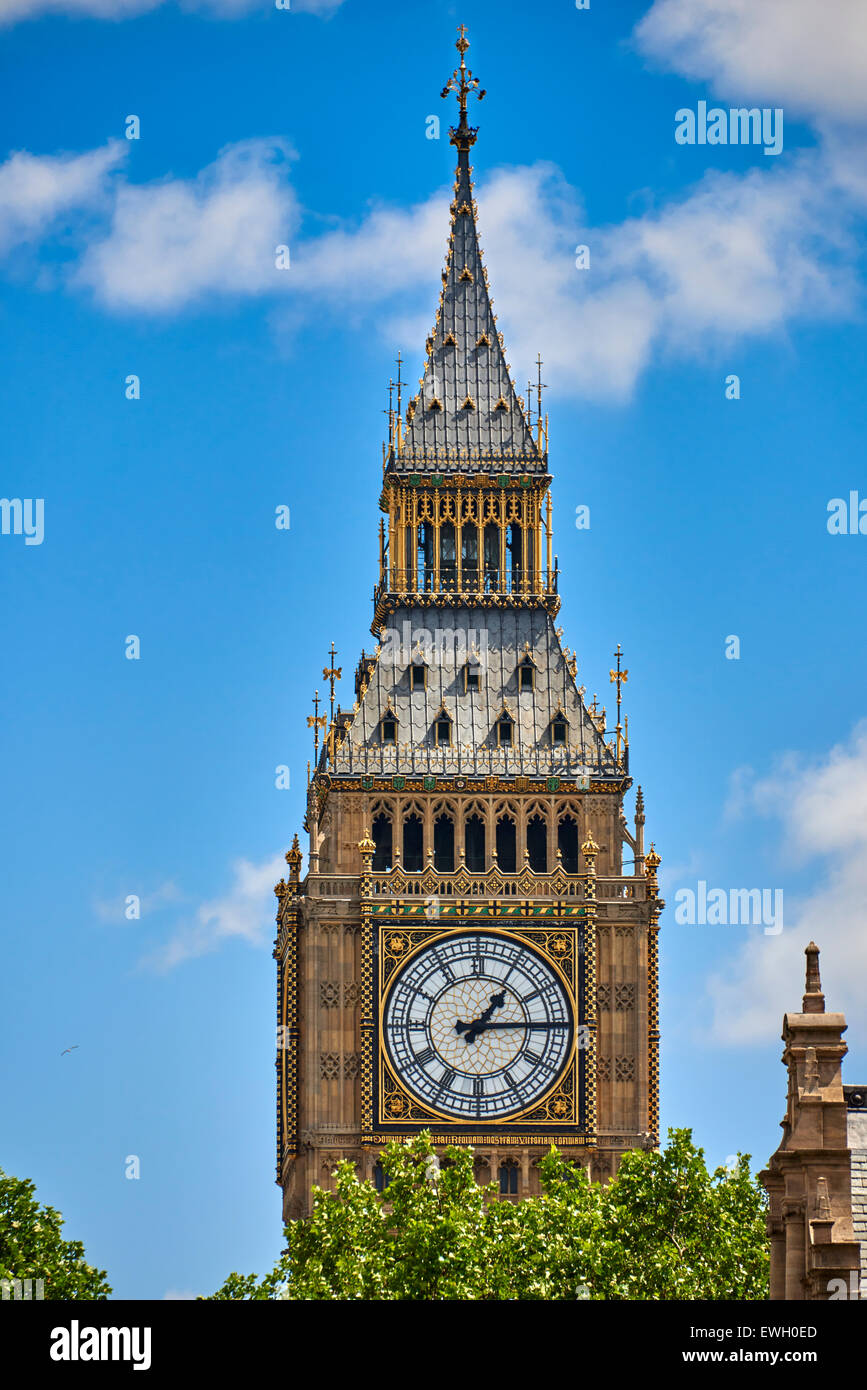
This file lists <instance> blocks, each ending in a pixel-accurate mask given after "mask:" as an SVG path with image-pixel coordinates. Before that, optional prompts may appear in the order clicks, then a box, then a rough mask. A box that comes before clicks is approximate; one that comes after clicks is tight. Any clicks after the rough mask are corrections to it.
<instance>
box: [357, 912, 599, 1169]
mask: <svg viewBox="0 0 867 1390" xmlns="http://www.w3.org/2000/svg"><path fill="white" fill-rule="evenodd" d="M365 927H366V932H367V933H368V934H369V935H368V941H367V942H366V943H365V944H366V945H367V946H368V949H367V950H365V951H364V953H363V954H364V957H365V963H364V969H365V973H366V974H368V978H369V985H370V994H369V995H368V998H370V1002H371V1004H372V1006H373V1007H372V1011H371V1012H372V1015H373V1018H371V1020H370V1022H371V1023H372V1024H373V1026H372V1027H368V1028H366V1029H365V1028H363V1029H362V1074H361V1083H362V1115H363V1117H364V1118H363V1132H362V1143H363V1144H365V1145H382V1144H385V1143H387V1142H388V1141H389V1140H391V1139H402V1140H407V1139H410V1138H412V1137H414V1136H415V1135H417V1134H419V1133H420V1132H421V1131H422V1130H425V1129H427V1130H430V1131H431V1132H432V1139H433V1142H434V1143H435V1144H479V1143H488V1144H489V1143H491V1142H492V1141H494V1140H495V1141H496V1142H497V1144H498V1145H502V1146H510V1145H514V1146H516V1147H518V1146H522V1147H526V1146H537V1147H539V1146H543V1145H545V1146H547V1145H548V1144H556V1145H557V1146H558V1148H570V1147H573V1146H577V1147H586V1146H587V1145H591V1144H595V1142H596V1138H595V1085H594V1078H595V1075H596V1019H595V1007H594V1005H595V999H594V995H595V990H594V989H593V987H592V982H593V981H595V975H596V969H595V949H596V948H595V936H596V934H595V928H594V926H593V924H592V922H591V921H588V920H587V919H584V918H582V919H575V918H572V919H571V920H569V919H563V920H560V919H557V918H555V919H553V920H552V918H551V917H546V918H545V920H544V922H539V923H538V924H537V923H535V922H533V921H532V920H527V919H526V918H525V919H523V920H519V921H510V922H508V924H507V925H499V924H498V923H495V922H492V921H480V920H479V919H478V918H477V917H475V916H473V915H471V914H470V913H469V912H468V913H467V914H466V916H465V918H463V919H462V920H460V921H450V922H449V924H448V926H444V925H442V924H441V923H439V922H431V921H424V922H419V921H415V922H412V921H410V922H408V921H407V920H406V918H405V917H402V916H398V915H396V914H395V915H394V916H391V915H389V916H387V917H381V918H377V919H368V921H367V922H366V923H365ZM475 932H482V933H484V934H488V935H492V936H500V937H506V938H508V939H510V940H512V941H515V942H518V943H524V944H525V945H527V946H529V947H530V948H531V949H533V950H535V952H536V953H537V955H539V956H540V957H541V959H542V960H543V961H544V962H545V963H546V965H548V966H549V967H550V968H551V969H552V970H553V971H554V973H555V974H556V975H557V977H558V979H559V981H560V983H561V985H562V986H563V988H564V990H565V992H566V995H567V998H568V1000H569V1004H570V1007H571V1009H572V1010H573V1018H574V1033H573V1038H572V1045H571V1048H570V1054H569V1058H568V1060H567V1062H566V1064H565V1066H564V1067H563V1068H562V1069H561V1071H560V1072H559V1074H558V1075H557V1077H556V1078H555V1079H554V1081H553V1082H552V1083H551V1085H550V1086H549V1087H548V1089H547V1090H546V1091H545V1092H543V1094H542V1095H541V1096H538V1097H537V1098H536V1100H535V1101H534V1102H533V1103H532V1104H531V1105H529V1106H527V1107H526V1108H525V1109H523V1110H521V1111H519V1112H517V1113H516V1114H513V1115H510V1116H508V1117H502V1116H501V1117H497V1118H495V1119H490V1120H484V1119H475V1118H470V1119H461V1118H458V1117H457V1116H449V1115H444V1114H442V1113H441V1112H439V1111H437V1110H435V1109H433V1108H432V1107H431V1106H428V1105H425V1104H424V1103H423V1102H422V1101H420V1100H419V1099H418V1097H417V1096H415V1095H414V1094H413V1092H412V1091H410V1090H409V1088H408V1087H407V1086H406V1085H405V1084H404V1082H403V1081H402V1080H401V1078H400V1076H399V1075H398V1074H397V1072H396V1071H395V1069H394V1067H393V1065H392V1063H391V1060H390V1058H389V1055H388V1049H387V1047H386V1043H385V1039H384V1035H383V1013H384V1009H385V1004H386V1000H387V997H388V993H389V990H390V988H391V984H392V982H393V980H394V978H395V976H396V975H397V974H398V973H399V971H400V970H401V969H402V968H403V967H404V966H405V965H406V964H407V963H408V962H409V961H410V960H411V959H412V958H413V957H414V956H415V955H417V954H418V952H419V951H420V950H421V949H422V948H423V947H425V946H427V945H429V944H431V943H432V942H434V941H441V940H448V939H450V938H452V937H454V936H463V935H466V934H467V933H475ZM395 948H396V949H395ZM365 992H366V991H365ZM374 1020H375V1021H374ZM581 1030H583V1032H582V1031H581ZM579 1037H580V1038H581V1040H582V1041H584V1042H585V1043H586V1046H583V1047H582V1046H579V1045H578V1043H579ZM560 1110H562V1112H563V1117H562V1118H560V1117H559V1115H558V1111H560Z"/></svg>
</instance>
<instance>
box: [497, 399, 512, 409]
mask: <svg viewBox="0 0 867 1390" xmlns="http://www.w3.org/2000/svg"><path fill="white" fill-rule="evenodd" d="M494 409H495V410H508V409H509V402H508V401H507V400H504V399H503V397H502V396H500V398H499V400H498V401H497V404H496V405H495V406H494Z"/></svg>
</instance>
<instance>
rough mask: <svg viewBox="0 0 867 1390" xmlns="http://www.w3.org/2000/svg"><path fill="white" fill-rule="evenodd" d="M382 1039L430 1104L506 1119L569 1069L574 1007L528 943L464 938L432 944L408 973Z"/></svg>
mask: <svg viewBox="0 0 867 1390" xmlns="http://www.w3.org/2000/svg"><path fill="white" fill-rule="evenodd" d="M383 1033H384V1038H385V1044H386V1047H387V1049H388V1053H389V1057H390V1059H391V1062H392V1065H393V1067H394V1069H395V1071H396V1072H397V1074H398V1075H399V1077H400V1079H401V1081H402V1082H403V1084H404V1085H405V1086H406V1088H407V1089H408V1090H409V1091H411V1092H412V1093H413V1094H414V1095H415V1096H417V1097H418V1099H419V1100H420V1101H422V1102H423V1103H424V1104H425V1105H429V1106H430V1107H431V1108H432V1109H434V1110H437V1111H439V1112H440V1113H441V1114H443V1115H450V1116H455V1117H458V1118H460V1119H465V1120H494V1119H507V1118H508V1117H509V1116H510V1115H513V1114H517V1113H519V1112H521V1111H523V1110H526V1109H527V1108H528V1107H529V1106H531V1105H532V1104H533V1103H534V1102H535V1101H537V1100H538V1099H539V1098H540V1097H541V1096H542V1095H543V1094H544V1093H545V1092H546V1091H548V1090H549V1089H550V1087H551V1086H552V1085H553V1083H554V1082H555V1081H556V1079H557V1077H558V1076H559V1075H560V1073H561V1072H562V1070H563V1068H564V1067H565V1065H566V1063H567V1061H568V1060H569V1057H570V1056H571V1052H572V1043H573V1037H574V1018H573V1006H572V1004H571V1002H570V998H569V994H568V991H567V990H566V988H565V986H564V985H563V982H562V980H561V979H560V976H559V975H558V974H557V972H556V971H555V970H554V969H553V967H552V966H551V965H549V964H548V963H547V962H546V961H544V960H543V959H542V957H541V956H539V955H537V953H536V952H535V951H534V950H533V949H532V947H530V946H528V945H527V944H526V943H525V942H523V941H521V940H519V939H517V938H515V937H510V936H503V935H499V934H498V933H494V932H481V931H479V932H472V931H467V932H459V933H456V934H455V935H451V936H447V937H440V938H439V939H437V940H435V941H431V942H429V943H427V944H426V945H425V946H423V947H422V948H421V950H419V951H418V952H417V953H416V954H415V955H414V956H413V957H412V958H411V959H410V960H409V961H408V962H407V963H406V965H405V966H404V967H403V968H402V970H400V971H399V973H398V974H397V975H396V977H395V979H394V980H393V982H392V984H391V985H390V987H389V991H388V996H387V998H386V1001H385V1007H384V1010H383Z"/></svg>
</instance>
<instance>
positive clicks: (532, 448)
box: [275, 29, 663, 1219]
mask: <svg viewBox="0 0 867 1390" xmlns="http://www.w3.org/2000/svg"><path fill="white" fill-rule="evenodd" d="M457 47H458V50H459V53H460V66H459V67H458V68H457V69H456V70H455V72H454V74H453V76H452V78H451V79H450V81H449V83H448V85H447V88H446V89H445V91H444V92H443V95H446V93H447V92H448V91H452V92H454V93H455V95H456V96H457V98H458V115H459V120H458V124H457V126H456V127H454V128H453V129H452V130H451V143H452V144H453V145H454V147H455V149H456V151H457V169H456V173H455V182H454V195H453V198H452V202H451V206H450V208H449V209H448V212H449V216H450V223H449V236H448V251H447V256H446V262H445V269H444V271H443V273H442V287H441V291H440V295H439V307H438V309H437V312H436V321H435V323H434V326H433V328H432V329H431V332H430V335H429V337H428V339H427V343H426V356H425V365H424V372H423V376H422V377H421V378H420V380H419V385H418V389H417V390H416V391H415V392H413V393H412V394H411V395H410V397H409V399H408V401H406V404H405V403H404V395H405V386H404V382H403V380H402V378H401V375H400V371H399V374H398V380H397V382H396V383H394V385H393V387H392V388H390V409H389V432H388V441H387V444H385V445H384V446H383V473H382V481H381V492H380V498H379V505H380V508H381V511H382V512H383V514H384V515H383V520H382V522H381V523H380V536H379V576H378V582H377V584H376V589H375V595H374V614H373V623H372V631H373V633H374V636H375V638H376V646H375V648H374V650H373V652H371V653H366V652H362V655H361V660H360V662H359V664H358V668H357V670H356V673H355V700H354V702H353V704H352V706H351V707H350V708H348V709H343V708H341V707H340V706H339V705H338V707H337V708H336V710H335V708H334V681H335V679H337V678H338V677H339V676H340V674H341V672H340V669H339V668H337V667H336V666H335V664H334V663H335V653H334V650H333V647H332V652H331V656H330V664H329V665H327V666H326V667H325V668H324V674H325V676H326V678H327V679H328V680H329V682H330V684H331V710H330V714H329V715H320V713H319V704H318V696H317V703H316V705H315V712H314V714H313V715H312V716H311V719H310V721H309V722H310V723H311V725H312V726H313V730H314V738H315V744H314V748H315V759H314V765H313V771H312V776H311V777H310V779H309V788H308V802H307V817H306V821H305V827H304V828H305V830H306V831H307V833H308V835H309V851H308V859H307V872H306V875H305V876H303V877H302V874H301V864H302V852H301V848H300V844H299V841H298V837H297V835H296V837H295V842H294V844H293V847H292V849H291V850H290V851H289V853H288V854H287V856H286V858H287V861H288V863H289V868H290V871H289V877H288V881H283V880H281V882H280V884H278V886H277V888H276V890H275V891H276V892H277V895H278V899H279V910H278V916H277V920H278V936H277V942H276V949H275V959H276V961H277V977H278V1039H279V1044H278V1060H277V1076H278V1154H277V1181H278V1183H279V1184H280V1185H281V1186H282V1188H283V1192H284V1215H285V1218H286V1219H290V1218H294V1217H297V1216H299V1215H302V1214H304V1213H305V1212H306V1211H307V1210H308V1209H309V1202H310V1189H311V1186H312V1184H313V1183H318V1184H319V1185H321V1186H328V1185H329V1184H330V1182H331V1177H332V1171H333V1168H334V1165H335V1163H336V1162H337V1160H338V1159H341V1158H348V1159H350V1160H351V1161H352V1162H354V1163H355V1165H356V1168H357V1170H358V1172H359V1174H360V1175H362V1176H364V1177H372V1178H374V1180H376V1181H377V1182H378V1183H381V1182H382V1181H383V1176H382V1172H381V1167H380V1166H379V1164H378V1155H379V1152H380V1150H381V1149H382V1147H383V1146H384V1144H385V1143H386V1142H387V1141H388V1140H389V1139H391V1138H393V1137H399V1138H406V1137H409V1136H412V1135H414V1134H417V1133H418V1132H419V1131H421V1130H423V1129H428V1130H430V1131H431V1132H432V1134H433V1137H434V1142H435V1143H436V1144H437V1145H439V1146H444V1145H446V1144H449V1143H455V1144H468V1145H472V1147H473V1149H474V1152H475V1162H476V1171H477V1174H478V1177H479V1179H480V1180H481V1181H488V1180H491V1179H493V1180H495V1181H497V1182H498V1184H499V1190H500V1192H501V1194H502V1196H503V1197H504V1198H505V1199H513V1200H516V1199H518V1198H520V1197H521V1196H524V1195H527V1194H529V1193H532V1192H534V1191H538V1190H539V1175H538V1169H537V1166H536V1165H537V1161H538V1160H539V1159H540V1158H541V1157H542V1156H543V1155H544V1154H545V1152H546V1151H547V1149H548V1147H549V1145H550V1144H551V1143H552V1142H554V1143H556V1144H557V1145H558V1146H559V1147H560V1149H561V1150H563V1151H564V1152H566V1153H568V1154H571V1155H572V1156H573V1157H575V1158H578V1159H580V1160H581V1161H583V1162H584V1163H586V1164H587V1165H588V1166H589V1167H590V1169H591V1171H592V1174H593V1176H594V1177H596V1178H604V1177H607V1176H610V1175H611V1174H612V1173H613V1172H614V1171H615V1170H616V1166H617V1163H618V1159H619V1156H620V1155H621V1154H622V1153H623V1152H624V1150H625V1149H627V1148H629V1147H634V1146H639V1145H653V1144H655V1143H656V1142H657V1138H658V1096H659V1062H658V1058H659V1027H658V1006H657V933H658V928H659V916H660V912H661V909H662V907H663V903H662V901H661V899H660V898H659V893H658V887H657V868H658V865H659V858H658V856H657V854H656V853H655V851H654V848H653V846H652V845H651V846H650V849H649V851H647V852H645V843H644V805H643V800H642V797H641V789H640V788H638V795H637V799H636V804H635V813H634V819H633V823H632V828H630V825H629V823H628V822H627V819H626V815H625V812H624V797H625V795H626V793H627V792H628V790H629V788H630V787H631V785H632V778H631V775H630V762H629V744H628V725H627V724H626V721H625V720H623V719H622V717H621V688H622V683H623V681H625V680H626V676H627V672H626V671H625V670H624V669H623V668H622V665H621V659H620V650H619V647H618V650H617V653H616V654H615V664H614V666H613V667H612V669H611V671H610V680H611V682H612V683H613V684H614V687H615V690H614V692H613V700H612V704H613V707H614V711H616V713H614V714H613V717H612V716H609V714H608V713H607V711H606V709H605V708H604V707H602V705H601V704H600V702H599V701H598V700H597V698H596V697H595V696H594V697H593V699H592V701H591V700H589V699H588V698H587V696H586V692H585V687H584V685H583V684H579V683H578V674H577V660H576V657H575V655H574V653H573V652H572V651H571V650H570V649H569V648H568V647H567V646H566V645H565V644H564V640H563V632H562V629H560V628H557V627H555V618H556V615H557V613H558V610H559V607H560V596H559V592H558V589H559V568H558V565H557V561H556V557H554V555H553V528H552V500H551V482H552V478H551V473H550V471H549V457H548V420H547V416H546V414H545V413H544V411H543V409H542V391H543V384H542V381H541V366H540V370H539V373H538V380H537V382H536V385H535V386H534V387H532V388H528V393H527V396H526V398H525V397H522V396H521V395H519V394H518V392H517V390H516V387H515V384H514V381H513V378H512V374H511V370H510V366H509V363H508V362H507V360H506V351H505V345H504V341H503V335H502V333H501V332H500V330H499V328H498V326H497V316H496V315H495V313H494V312H493V307H492V306H493V301H492V299H491V297H490V294H489V289H488V277H487V272H486V269H485V266H484V263H483V259H482V252H481V247H480V244H479V235H478V227H477V207H476V202H475V198H474V193H473V178H472V173H473V171H472V166H471V164H470V151H471V149H472V147H473V145H474V143H475V141H476V135H477V131H476V129H475V128H473V127H471V126H470V125H469V123H468V112H467V101H468V97H469V96H471V95H473V94H474V95H476V96H477V97H479V98H481V97H482V96H483V95H484V93H483V92H481V91H479V90H478V79H477V78H475V77H473V75H472V73H471V72H470V71H469V70H468V68H467V66H466V61H465V57H466V50H467V48H468V47H469V45H468V43H467V40H466V36H465V32H464V31H463V29H461V32H460V38H459V41H458V44H457ZM443 212H444V221H445V214H446V209H445V208H444V210H443ZM540 329H541V330H542V331H544V325H543V324H540ZM398 361H399V366H400V360H399V359H398ZM392 393H393V394H392ZM325 558H326V562H327V563H330V564H333V565H338V564H339V556H336V555H334V556H331V557H325ZM347 578H349V576H347ZM320 729H321V731H322V741H321V744H320V742H319V734H320Z"/></svg>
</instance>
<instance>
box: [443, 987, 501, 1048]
mask: <svg viewBox="0 0 867 1390" xmlns="http://www.w3.org/2000/svg"><path fill="white" fill-rule="evenodd" d="M505 1002H506V992H505V990H502V989H501V990H500V992H499V994H492V995H491V1002H490V1004H489V1006H488V1008H487V1009H485V1012H484V1013H483V1014H480V1015H479V1017H478V1018H477V1019H475V1020H474V1021H473V1022H472V1023H462V1022H461V1020H460V1019H458V1020H457V1022H456V1023H455V1032H456V1033H466V1035H467V1037H466V1041H467V1043H471V1042H475V1040H476V1034H477V1033H478V1032H479V1031H480V1029H481V1028H482V1027H483V1026H484V1025H485V1024H486V1023H487V1022H488V1019H489V1018H490V1017H491V1014H492V1013H493V1012H494V1010H495V1009H501V1008H502V1007H503V1005H504V1004H505Z"/></svg>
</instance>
